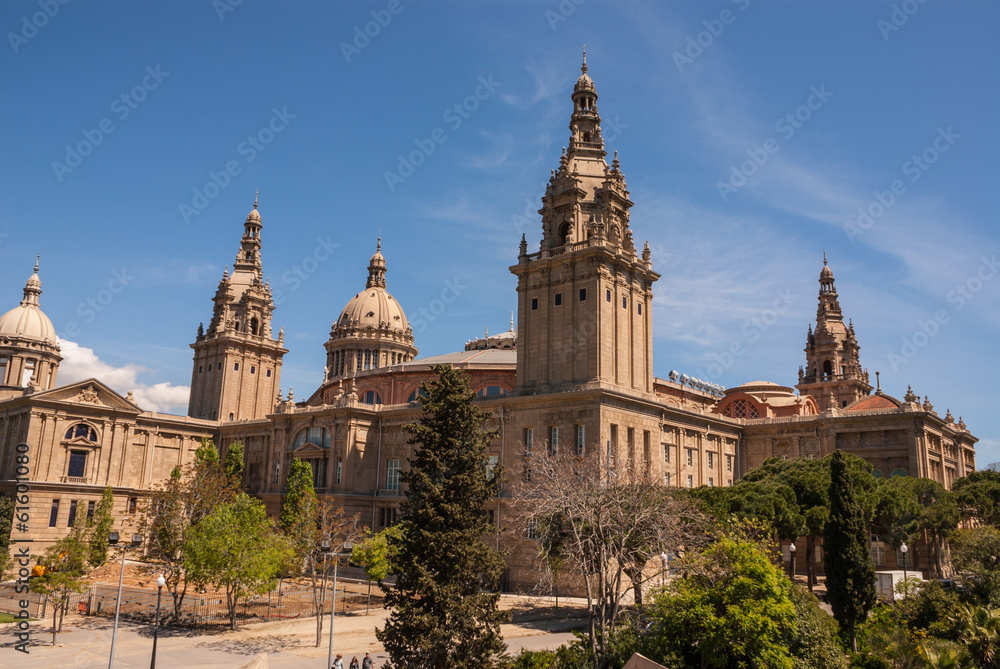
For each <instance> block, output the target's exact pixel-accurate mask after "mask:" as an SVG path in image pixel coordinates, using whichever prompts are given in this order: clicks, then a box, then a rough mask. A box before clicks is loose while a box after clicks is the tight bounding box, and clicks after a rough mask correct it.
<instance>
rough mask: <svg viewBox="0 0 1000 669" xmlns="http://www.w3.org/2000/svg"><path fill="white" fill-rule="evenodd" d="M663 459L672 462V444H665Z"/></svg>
mask: <svg viewBox="0 0 1000 669" xmlns="http://www.w3.org/2000/svg"><path fill="white" fill-rule="evenodd" d="M663 461H664V462H666V463H669V462H670V444H663Z"/></svg>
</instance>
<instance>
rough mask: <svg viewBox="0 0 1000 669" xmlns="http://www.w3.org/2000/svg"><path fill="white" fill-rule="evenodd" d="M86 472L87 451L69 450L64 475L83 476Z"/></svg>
mask: <svg viewBox="0 0 1000 669" xmlns="http://www.w3.org/2000/svg"><path fill="white" fill-rule="evenodd" d="M86 472H87V451H70V452H69V469H68V470H67V471H66V475H67V476H72V477H74V478H83V477H84V476H86V475H87V474H86Z"/></svg>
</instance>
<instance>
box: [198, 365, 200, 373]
mask: <svg viewBox="0 0 1000 669" xmlns="http://www.w3.org/2000/svg"><path fill="white" fill-rule="evenodd" d="M198 373H199V374H201V365H198Z"/></svg>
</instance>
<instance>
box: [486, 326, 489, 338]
mask: <svg viewBox="0 0 1000 669" xmlns="http://www.w3.org/2000/svg"><path fill="white" fill-rule="evenodd" d="M486 338H487V339H489V338H490V326H489V325H487V326H486Z"/></svg>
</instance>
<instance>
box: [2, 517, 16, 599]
mask: <svg viewBox="0 0 1000 669" xmlns="http://www.w3.org/2000/svg"><path fill="white" fill-rule="evenodd" d="M14 506H15V504H14V499H13V498H11V497H0V581H4V580H6V579H7V572H8V571H9V570H10V568H11V567H12V566H13V563H12V561H11V559H10V533H11V530H12V529H13V527H14Z"/></svg>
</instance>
